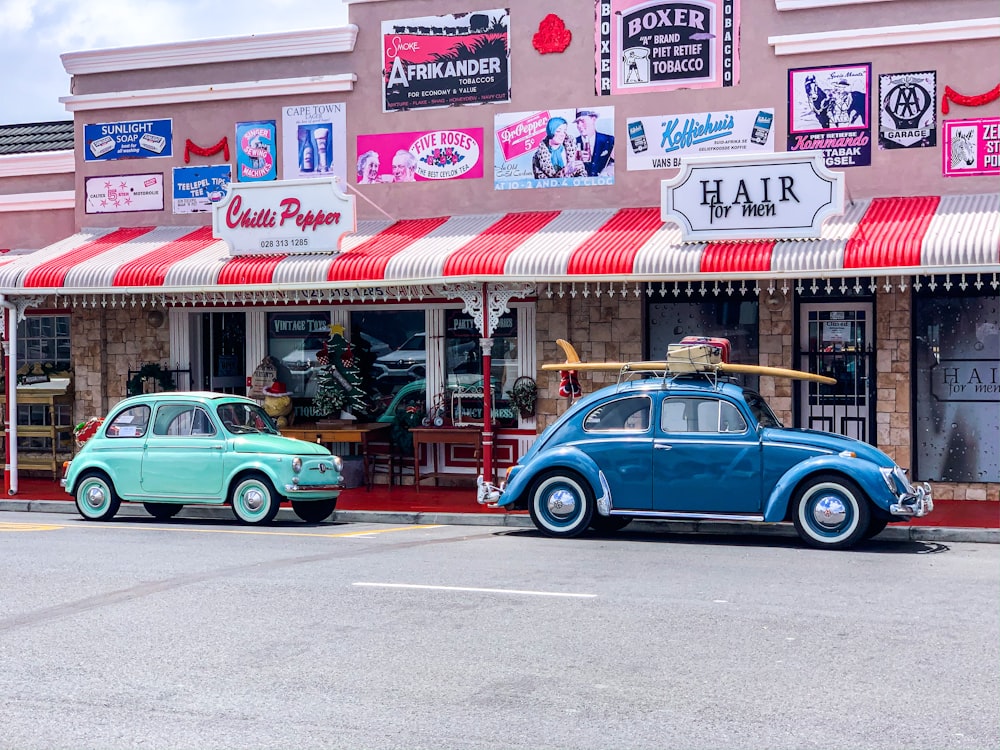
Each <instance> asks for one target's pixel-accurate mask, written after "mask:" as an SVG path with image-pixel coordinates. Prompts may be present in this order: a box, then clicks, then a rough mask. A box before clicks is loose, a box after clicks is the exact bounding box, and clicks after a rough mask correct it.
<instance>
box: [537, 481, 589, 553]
mask: <svg viewBox="0 0 1000 750" xmlns="http://www.w3.org/2000/svg"><path fill="white" fill-rule="evenodd" d="M593 517H594V493H593V491H592V490H591V488H590V485H589V484H588V483H587V481H586V480H585V479H584V478H583V477H581V476H580V475H579V474H577V473H576V472H574V471H568V470H562V471H550V472H546V473H545V474H542V475H541V476H540V477H538V479H536V480H535V483H534V484H533V485H532V488H531V520H532V521H534V523H535V526H537V527H538V530H539V531H541V532H542V533H543V534H546V535H547V536H567V537H572V536H579V535H580V534H582V533H583V532H584V531H586V530H587V527H588V526H589V525H590V521H591V519H592V518H593Z"/></svg>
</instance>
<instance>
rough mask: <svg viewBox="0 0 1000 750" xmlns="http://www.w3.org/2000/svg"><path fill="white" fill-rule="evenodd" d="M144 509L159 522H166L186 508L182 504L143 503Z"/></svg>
mask: <svg viewBox="0 0 1000 750" xmlns="http://www.w3.org/2000/svg"><path fill="white" fill-rule="evenodd" d="M142 507H143V508H145V509H146V512H147V513H149V515H151V516H152V517H153V518H155V519H156V520H157V521H166V520H167V519H168V518H173V517H174V516H176V515H177V514H178V513H180V512H181V508H183V507H184V506H183V505H181V504H180V503H143V504H142Z"/></svg>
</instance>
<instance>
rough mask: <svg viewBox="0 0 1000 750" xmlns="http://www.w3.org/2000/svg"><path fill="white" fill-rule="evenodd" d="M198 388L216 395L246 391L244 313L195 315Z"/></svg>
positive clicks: (243, 394)
mask: <svg viewBox="0 0 1000 750" xmlns="http://www.w3.org/2000/svg"><path fill="white" fill-rule="evenodd" d="M198 317H199V318H200V320H199V321H198V333H199V336H198V338H199V340H200V346H199V347H198V352H199V354H200V359H201V361H200V362H199V363H198V366H197V367H195V368H194V369H195V372H196V373H199V374H200V382H201V387H202V388H203V389H204V390H206V391H214V392H216V393H235V394H238V395H240V396H245V395H246V392H247V373H246V372H245V370H246V359H247V357H246V314H245V313H242V312H210V313H202V314H200V315H199V316H198Z"/></svg>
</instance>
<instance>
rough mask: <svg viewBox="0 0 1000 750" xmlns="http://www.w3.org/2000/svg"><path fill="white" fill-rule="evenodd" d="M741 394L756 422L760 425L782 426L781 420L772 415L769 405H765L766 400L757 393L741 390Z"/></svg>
mask: <svg viewBox="0 0 1000 750" xmlns="http://www.w3.org/2000/svg"><path fill="white" fill-rule="evenodd" d="M743 396H744V397H745V398H746V401H747V406H749V407H750V411H751V412H752V413H753V416H754V419H756V420H757V424H759V425H760V426H761V427H781V426H782V424H781V421H780V420H779V419H778V418H777V417H776V416H774V412H773V411H771V407H770V406H768V405H767V402H766V401H765V400H764V398H763V397H762V396H761V395H760V394H759V393H754V392H753V391H743Z"/></svg>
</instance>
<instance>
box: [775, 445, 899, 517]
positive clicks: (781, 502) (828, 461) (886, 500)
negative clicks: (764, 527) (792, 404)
mask: <svg viewBox="0 0 1000 750" xmlns="http://www.w3.org/2000/svg"><path fill="white" fill-rule="evenodd" d="M822 472H835V473H837V474H843V475H844V476H846V477H848V478H850V479H852V480H853V481H854V482H855V483H856V484H857V485H858V486H860V487H861V490H862V491H863V492H864V493H865V495H866V496H867V497H868V499H870V500H871V501H872V502H873V503H875V504H876V505H877V506H879V507H880V508H883V509H885V510H888V508H889V505H890V504H891V503H893V502H895V499H894V498H893V496H892V494H891V493H890V492H889V489H888V487H887V486H886V484H885V480H883V479H882V474H881V473H880V472H879V467H878V466H877V465H876V464H874V463H872V462H871V461H868V460H866V459H863V458H850V457H847V456H838V455H829V454H827V455H822V456H813V457H812V458H809V459H806V460H805V461H802V462H801V463H798V464H795V466H793V467H792V468H790V469H789V470H788V471H787V472H785V474H784V475H783V476H782V477H781V479H779V480H778V483H777V484H776V485H775V486H774V489H773V490H772V491H771V495H770V497H768V498H767V501H766V502H765V504H764V520H765V521H770V522H776V521H783V520H784V519H785V516H786V514H787V513H788V505H789V503H790V502H791V500H792V495H793V494H794V492H795V489H796V487H798V486H799V485H800V484H801V483H802V481H803V480H804V479H806V478H808V477H809V476H812V475H815V474H819V473H822Z"/></svg>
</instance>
